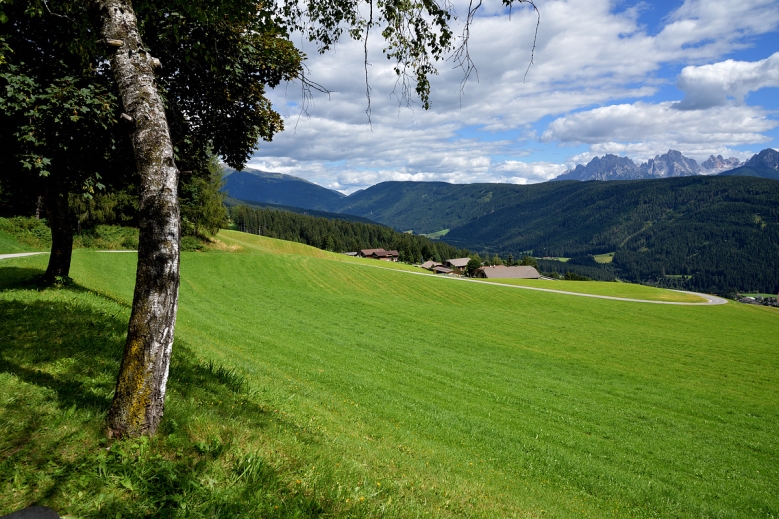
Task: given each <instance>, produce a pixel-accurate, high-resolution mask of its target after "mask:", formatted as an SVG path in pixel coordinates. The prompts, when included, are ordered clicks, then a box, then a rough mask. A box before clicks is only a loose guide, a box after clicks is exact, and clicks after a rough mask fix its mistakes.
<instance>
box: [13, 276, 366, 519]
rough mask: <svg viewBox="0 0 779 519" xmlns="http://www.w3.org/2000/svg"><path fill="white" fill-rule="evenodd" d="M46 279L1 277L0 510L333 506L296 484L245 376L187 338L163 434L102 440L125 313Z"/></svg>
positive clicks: (304, 512) (298, 509)
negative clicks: (43, 284)
mask: <svg viewBox="0 0 779 519" xmlns="http://www.w3.org/2000/svg"><path fill="white" fill-rule="evenodd" d="M40 274H41V271H40V270H38V269H35V268H29V267H14V266H12V267H6V266H3V267H2V268H0V315H2V317H3V318H2V319H1V320H0V337H2V348H1V349H0V514H4V513H8V512H11V511H13V510H16V509H20V508H23V507H26V506H30V505H32V504H40V505H46V506H50V507H53V508H54V509H56V510H57V511H59V513H60V514H62V515H65V514H67V515H70V516H74V517H144V516H150V515H151V516H154V517H225V518H227V517H239V516H244V517H319V516H321V515H323V514H326V513H331V512H332V511H333V509H332V507H331V506H330V505H329V496H325V495H322V494H321V493H317V492H316V491H315V490H313V487H316V486H317V484H316V477H314V475H313V474H312V475H311V476H310V477H309V478H308V480H307V481H305V482H303V481H300V480H298V481H297V482H296V481H295V480H291V479H290V478H291V477H293V476H294V475H295V474H293V473H292V472H293V471H295V470H296V469H297V468H298V466H297V463H296V462H295V461H294V460H290V459H289V458H288V457H287V456H286V455H285V454H284V452H283V449H278V448H277V447H275V446H274V445H271V444H268V439H267V437H266V436H265V435H264V434H263V431H264V430H265V429H267V428H268V427H272V426H273V424H274V422H276V421H277V420H274V419H273V418H272V417H271V416H270V413H269V411H268V410H266V409H264V408H263V407H262V406H261V405H260V404H259V403H258V400H259V399H258V398H257V397H256V393H254V392H251V391H250V388H249V385H248V383H247V381H246V379H245V377H244V376H243V375H241V374H239V373H237V372H236V371H235V370H233V369H226V368H224V367H221V366H219V365H215V364H214V363H213V362H207V361H204V360H202V359H200V358H199V357H198V356H197V355H196V353H195V352H193V351H192V349H191V348H190V347H189V346H187V344H186V343H185V342H184V341H179V340H177V342H176V346H175V353H174V356H173V361H172V365H171V371H172V373H173V376H172V378H171V380H170V383H169V391H168V397H167V402H166V410H165V418H164V420H163V424H162V426H161V430H160V431H159V433H158V434H157V436H155V437H154V438H153V439H148V438H141V439H139V440H125V441H108V440H106V438H105V434H104V421H105V413H106V410H107V408H108V406H109V404H110V400H111V396H112V393H113V388H114V383H115V380H116V374H117V373H118V369H119V360H120V357H121V351H122V348H123V344H124V336H125V333H126V326H127V319H128V318H129V311H128V309H127V307H126V306H125V305H123V304H121V303H118V302H115V301H111V300H108V299H106V298H103V297H100V296H97V295H95V294H93V293H91V292H89V291H87V290H85V289H83V288H81V287H78V286H76V287H72V288H68V289H49V290H45V291H38V290H36V289H35V288H34V287H33V286H31V285H30V282H31V281H32V280H34V278H35V276H38V275H40ZM298 479H299V478H298ZM358 515H359V514H358Z"/></svg>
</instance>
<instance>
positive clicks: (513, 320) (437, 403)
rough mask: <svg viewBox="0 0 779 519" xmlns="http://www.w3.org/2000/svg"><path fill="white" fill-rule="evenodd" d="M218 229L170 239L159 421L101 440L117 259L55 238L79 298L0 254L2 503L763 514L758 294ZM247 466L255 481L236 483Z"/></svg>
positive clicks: (445, 513)
mask: <svg viewBox="0 0 779 519" xmlns="http://www.w3.org/2000/svg"><path fill="white" fill-rule="evenodd" d="M223 240H224V243H226V244H228V245H238V246H240V247H241V249H240V250H239V251H237V252H236V251H235V250H234V251H233V252H228V251H227V250H224V251H212V252H206V253H185V254H184V255H183V256H182V284H181V300H180V311H179V320H178V327H177V342H176V346H175V347H174V361H175V363H174V366H173V367H172V369H171V393H170V395H169V399H168V404H167V406H168V407H167V411H166V417H165V419H164V426H163V428H164V431H163V434H161V435H160V436H158V437H157V438H155V439H154V440H153V441H152V442H151V443H150V444H148V445H146V446H144V445H142V444H141V443H138V442H123V443H121V444H120V447H119V450H115V448H114V447H113V446H111V451H104V449H105V448H106V446H109V445H110V444H106V443H101V441H103V442H104V440H102V419H103V418H102V416H103V414H102V413H104V411H105V407H106V405H107V402H108V398H109V396H110V392H111V390H112V382H113V374H114V373H115V371H116V370H117V369H118V354H119V352H120V350H121V345H122V340H121V337H122V334H123V329H124V326H125V324H126V319H127V302H128V301H129V300H130V298H131V296H132V286H133V276H134V267H135V255H134V254H116V255H112V254H99V253H94V252H89V251H75V253H74V267H73V272H72V274H73V277H74V279H75V280H76V282H77V283H78V284H79V285H81V286H83V287H85V288H88V289H90V290H92V292H85V291H82V290H77V289H61V290H59V291H46V292H42V293H41V292H37V291H35V290H33V289H31V288H26V287H25V286H19V285H18V280H19V279H22V278H24V277H26V276H27V277H29V276H32V275H34V273H35V272H39V271H40V269H41V268H42V267H43V266H45V261H43V260H41V259H40V258H35V257H33V258H27V259H22V260H12V261H11V262H9V263H5V262H4V263H2V264H0V272H2V273H3V274H2V276H1V277H0V282H2V286H3V287H5V288H3V289H0V290H2V292H0V304H2V305H5V306H3V310H5V309H12V310H13V313H10V314H9V313H4V314H2V315H3V316H6V315H9V316H11V317H9V318H4V319H3V326H4V329H3V330H2V332H3V337H14V339H13V341H12V342H11V343H9V344H10V346H6V344H7V343H6V342H4V343H3V351H2V359H3V362H4V364H3V370H2V371H1V372H0V373H2V374H0V377H5V378H0V384H2V386H1V387H2V390H1V394H2V395H3V399H4V400H3V401H2V405H0V413H3V418H5V420H4V423H8V424H9V425H8V426H5V429H3V430H2V431H3V432H2V437H3V441H4V443H2V445H0V452H1V453H4V454H5V455H6V457H5V458H3V459H4V460H6V461H5V465H3V466H1V467H0V469H2V471H3V472H2V474H3V475H0V485H2V486H1V487H0V496H2V497H0V512H5V511H10V510H11V509H12V508H13V507H14V506H17V505H21V504H28V503H32V502H40V503H42V504H46V503H50V504H53V505H56V506H57V507H58V509H59V510H60V511H61V512H62V511H65V512H68V513H71V514H74V515H79V516H103V515H101V514H102V513H103V512H102V511H101V512H98V511H97V510H98V501H99V500H100V499H103V500H104V501H105V500H107V499H108V497H106V496H108V495H111V496H112V497H111V498H110V503H111V505H110V506H111V508H101V509H100V510H103V511H104V510H109V511H110V512H111V514H112V515H111V516H112V517H113V516H114V515H115V512H116V511H122V510H124V511H126V512H125V513H128V512H127V511H133V512H137V511H143V510H144V508H143V507H142V506H141V503H142V504H143V506H145V507H147V508H148V509H149V510H152V511H153V513H157V514H159V513H160V512H159V510H161V508H154V507H155V506H156V507H163V506H165V507H168V508H169V509H170V510H172V512H171V513H172V514H176V515H178V516H182V517H183V516H186V515H187V514H190V515H191V516H194V517H198V516H206V515H208V514H211V515H212V516H222V517H228V516H230V515H229V514H230V513H231V512H232V513H236V512H235V509H231V508H229V507H228V505H229V503H230V500H231V499H239V498H241V499H242V496H254V497H251V499H249V498H246V499H248V502H249V503H250V504H251V506H254V507H256V508H254V509H253V510H256V513H255V514H252V513H251V512H249V511H246V512H245V515H246V516H248V517H259V516H262V517H273V516H274V514H276V515H277V516H281V517H293V516H295V514H298V516H303V517H306V516H309V517H311V516H317V515H325V516H328V515H329V516H337V517H361V516H364V517H368V516H371V517H375V516H385V517H421V516H434V517H460V516H469V517H511V516H517V517H542V516H549V517H705V516H710V517H715V516H721V517H756V516H762V517H770V514H773V515H774V516H776V515H777V513H779V497H777V496H779V484H777V481H779V449H777V447H778V446H777V441H779V440H777V435H776V430H779V396H777V393H776V387H779V369H778V368H779V355H777V349H778V346H777V341H776V339H775V338H776V336H777V332H779V312H777V311H776V309H772V308H764V307H756V306H748V305H735V304H727V305H722V306H716V307H675V306H665V305H650V304H640V303H627V302H619V301H609V300H597V299H590V298H580V297H575V296H566V295H557V294H550V293H545V292H537V291H525V290H517V289H511V288H508V287H498V286H491V285H488V284H486V283H468V282H459V281H454V280H449V279H441V278H437V277H434V276H414V275H408V274H407V273H404V272H399V271H396V270H391V269H380V268H366V266H367V267H370V266H374V265H377V264H378V262H376V261H373V260H354V259H351V258H348V257H346V256H342V255H335V254H331V253H326V252H323V251H318V250H317V249H312V248H310V247H306V246H302V245H299V244H289V243H288V242H280V241H278V240H270V239H267V238H262V237H255V236H251V237H249V238H245V237H243V236H240V235H237V233H235V234H232V233H231V234H228V233H225V235H224V238H223ZM225 249H228V247H225ZM381 266H387V267H394V268H397V267H399V266H398V265H389V264H383V265H381ZM406 268H408V269H412V268H411V267H406ZM36 269H37V270H36ZM413 271H418V270H417V269H413ZM548 283H549V284H550V285H553V286H554V288H558V287H560V288H562V287H565V288H562V289H564V290H570V291H573V290H571V287H573V286H574V285H572V283H576V282H555V283H552V282H548ZM581 285H582V286H585V285H586V286H587V287H588V288H589V289H590V290H592V287H598V286H601V287H602V286H609V287H611V286H614V287H616V288H615V290H616V289H625V287H633V285H622V284H618V283H592V282H583V283H581ZM9 287H11V288H9ZM13 287H15V288H13ZM637 288H638V289H645V290H650V291H651V290H654V289H649V288H647V287H637ZM98 293H99V294H102V295H97V294H98ZM628 297H632V296H628ZM71 300H72V301H73V302H72V303H69V301H71ZM58 305H59V306H58ZM49 306H51V308H49ZM62 312H64V315H65V316H69V317H67V319H64V320H63V321H62V323H60V321H59V320H58V318H56V317H54V316H56V315H59V314H61V313H62ZM90 323H94V325H92V324H90ZM22 332H23V333H22ZM57 337H59V339H57ZM79 337H81V338H79ZM56 340H63V341H68V342H67V344H69V346H67V347H64V346H60V347H57V348H49V347H48V345H49V344H53V343H56ZM93 357H94V361H93V360H91V359H92V358H93ZM87 359H89V360H87ZM87 362H89V363H91V364H90V366H89V369H87V370H84V369H83V368H82V367H83V365H84V364H85V363H87ZM35 370H40V371H41V373H45V374H48V375H47V377H42V378H35V377H34V376H33V374H35ZM82 371H83V372H82ZM231 374H232V375H231ZM24 377H27V378H24ZM50 380H54V381H59V382H57V384H60V385H59V386H56V385H54V382H50ZM63 384H64V385H65V386H63ZM62 387H66V389H60V388H62ZM52 388H53V389H52ZM63 393H64V394H66V395H70V396H69V397H67V398H63V397H61V396H60V394H63ZM36 395H37V396H36ZM79 395H87V397H88V398H89V399H91V400H85V399H86V398H87V397H82V396H79ZM90 395H92V396H90ZM22 402H24V403H28V402H29V407H22V404H21V403H22ZM73 404H75V408H74V407H73ZM71 409H73V411H70V410H71ZM69 412H70V413H71V415H70V416H67V413H69ZM34 416H39V417H40V419H38V420H37V421H34V422H30V423H28V422H25V420H32V418H31V417H34ZM25 424H27V425H25ZM63 427H67V428H68V429H67V431H70V433H67V432H66V431H65V429H63ZM223 427H224V429H223ZM16 431H22V432H16ZM57 431H59V432H57ZM55 433H56V434H55ZM49 434H52V435H53V436H48V435H49ZM171 435H172V437H171ZM19 446H23V448H22V450H18V451H15V452H14V449H17V448H18V447H19ZM144 449H145V450H144ZM101 450H102V451H104V452H106V453H109V454H107V455H108V456H110V460H109V461H106V472H105V475H101V474H103V473H102V472H100V470H99V469H97V468H96V467H99V466H100V465H99V460H98V459H97V458H96V456H99V455H100V452H101ZM142 451H143V452H142ZM9 452H10V453H12V454H10V455H9V454H8V453H9ZM121 452H124V454H121ZM179 452H180V454H178V453H179ZM48 453H53V454H48ZM155 456H161V457H162V459H165V460H168V461H169V462H170V463H173V468H172V469H171V470H172V471H173V472H172V473H173V474H174V475H176V477H178V478H184V479H186V481H188V482H190V483H187V484H188V485H190V484H191V485H194V486H192V487H191V490H189V491H187V490H185V488H186V486H185V485H184V486H177V485H173V484H171V483H165V485H163V486H162V487H161V490H159V489H158V490H155V487H154V485H151V484H147V483H145V482H146V481H155V480H156V479H155V478H162V479H161V480H162V481H164V482H168V481H170V477H168V476H165V475H164V474H158V473H157V472H154V470H152V468H153V467H156V465H157V463H158V462H159V461H160V459H161V458H155ZM51 459H53V460H54V462H53V465H47V463H48V461H49V460H51ZM249 459H251V460H254V461H251V462H250V461H247V460H249ZM184 460H187V461H186V463H185V462H184ZM247 463H248V464H249V465H247ZM248 466H253V467H255V468H249V469H247V470H248V472H247V473H249V474H253V473H258V474H260V476H257V478H256V479H250V478H248V479H246V478H245V479H240V478H239V476H238V475H239V474H243V473H244V472H245V471H244V470H243V468H242V467H248ZM15 467H19V472H18V476H13V474H14V468H15ZM63 467H64V468H63ZM166 470H167V469H166ZM144 471H148V472H144ZM9 474H10V476H9ZM94 474H97V476H95V475H94ZM144 474H147V475H145V476H144ZM125 477H129V478H130V479H128V480H127V482H128V484H129V485H130V486H131V487H132V488H133V490H132V491H131V490H130V489H129V488H127V487H126V486H125V485H123V483H122V482H123V481H124V478H125ZM90 478H92V479H90ZM101 478H102V479H101ZM36 481H38V483H36ZM47 481H50V483H47ZM233 481H237V482H233ZM25 482H26V483H25ZM36 485H37V486H36ZM36 489H38V490H39V492H38V493H36V492H35V490H36ZM236 489H237V490H236ZM14 492H16V493H14ZM41 492H43V494H41ZM78 492H82V495H81V496H79V494H78ZM168 493H170V494H171V495H174V496H179V497H180V498H181V502H180V503H179V502H176V501H172V500H166V499H167V498H166V497H165V496H166V495H168ZM101 494H104V497H103V498H100V495H101ZM8 496H12V497H8ZM39 496H43V497H39ZM258 496H259V497H258ZM105 502H107V501H105ZM181 503H184V504H185V505H186V506H190V505H191V508H190V510H192V511H189V512H187V511H184V510H183V509H182V508H181ZM266 505H267V506H266ZM100 506H108V505H100ZM275 506H280V508H279V509H275V508H274V507H275ZM285 507H286V508H285ZM249 509H250V507H249V508H247V510H249ZM154 510H157V511H156V512H154ZM239 515H240V514H239Z"/></svg>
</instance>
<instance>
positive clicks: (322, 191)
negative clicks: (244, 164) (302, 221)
mask: <svg viewBox="0 0 779 519" xmlns="http://www.w3.org/2000/svg"><path fill="white" fill-rule="evenodd" d="M224 182H225V184H224V187H222V191H224V192H225V193H227V194H228V195H230V196H232V197H233V198H237V199H241V200H251V201H254V202H263V203H269V204H276V205H284V206H292V207H301V208H303V209H317V210H320V211H331V210H332V208H333V207H336V206H337V205H338V203H339V201H340V200H341V199H342V198H344V195H343V194H341V193H339V192H338V191H333V190H332V189H327V188H324V187H322V186H318V185H317V184H314V183H312V182H308V181H307V180H304V179H302V178H298V177H293V176H291V175H284V174H281V173H268V172H266V171H260V170H257V169H250V168H246V169H244V170H243V171H235V170H233V169H229V168H225V176H224Z"/></svg>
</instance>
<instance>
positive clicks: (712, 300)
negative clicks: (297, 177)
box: [353, 263, 728, 306]
mask: <svg viewBox="0 0 779 519" xmlns="http://www.w3.org/2000/svg"><path fill="white" fill-rule="evenodd" d="M353 265H357V264H356V263H353ZM363 266H365V267H373V268H380V269H384V270H391V271H393V272H403V273H405V274H413V275H415V276H433V277H435V278H438V279H451V280H454V281H466V282H470V283H479V284H482V285H495V286H499V287H509V288H518V289H520V290H537V291H538V292H552V293H554V294H565V295H569V296H578V297H594V298H595V299H611V300H613V301H627V302H629V303H649V304H653V305H679V306H711V305H724V304H726V303H727V302H728V300H727V299H725V298H722V297H719V296H713V295H711V294H701V293H699V292H686V291H684V290H672V292H679V293H680V294H690V295H694V296H698V297H700V298H703V299H705V301H703V302H700V303H683V302H679V301H651V300H649V299H633V298H630V297H616V296H601V295H596V294H582V293H579V292H568V291H567V290H555V289H553V288H538V287H523V286H521V285H509V284H506V283H492V282H489V283H487V282H484V281H478V280H476V279H469V278H460V277H453V276H441V275H436V274H431V273H429V272H410V271H408V270H397V269H388V268H386V267H382V266H381V265H363Z"/></svg>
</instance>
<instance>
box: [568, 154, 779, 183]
mask: <svg viewBox="0 0 779 519" xmlns="http://www.w3.org/2000/svg"><path fill="white" fill-rule="evenodd" d="M778 163H779V152H777V151H776V150H774V149H771V148H768V149H765V150H763V151H761V152H760V153H758V154H757V155H754V156H753V157H752V158H751V159H749V160H748V161H746V162H741V161H739V160H738V159H737V158H736V157H730V158H728V159H726V158H723V157H722V155H717V156H716V157H715V156H714V155H712V156H710V157H709V158H708V159H706V160H705V161H703V162H702V163H700V164H698V163H697V162H696V161H695V159H691V158H688V157H685V156H684V155H682V153H681V152H679V151H676V150H668V153H665V154H663V155H657V156H655V158H654V159H649V160H648V161H646V162H644V163H643V164H636V163H635V162H633V161H632V160H631V159H629V158H627V157H620V156H618V155H611V154H609V155H605V156H603V157H595V158H594V159H592V160H591V161H590V162H589V163H588V164H587V165H584V164H579V165H578V166H576V167H575V168H574V169H569V170H568V171H566V172H565V173H563V174H562V175H560V176H559V177H557V178H555V179H553V180H641V179H649V178H670V177H691V176H696V175H717V174H719V175H738V176H757V177H764V178H773V179H779V171H778V170H777V164H778ZM744 168H747V169H744Z"/></svg>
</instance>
